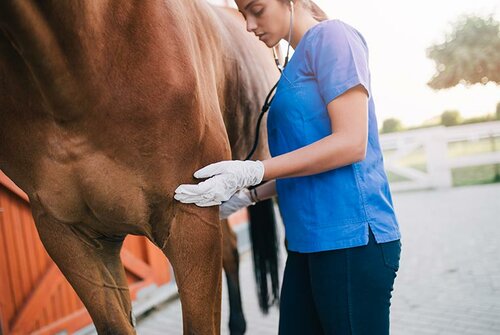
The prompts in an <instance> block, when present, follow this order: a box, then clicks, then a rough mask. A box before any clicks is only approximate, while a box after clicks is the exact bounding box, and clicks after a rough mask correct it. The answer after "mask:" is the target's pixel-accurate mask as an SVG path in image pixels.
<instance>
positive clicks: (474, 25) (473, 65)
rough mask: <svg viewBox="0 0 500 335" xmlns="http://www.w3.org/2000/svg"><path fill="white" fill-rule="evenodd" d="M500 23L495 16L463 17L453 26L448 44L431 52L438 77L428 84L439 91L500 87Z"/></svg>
mask: <svg viewBox="0 0 500 335" xmlns="http://www.w3.org/2000/svg"><path fill="white" fill-rule="evenodd" d="M499 55H500V23H499V22H498V21H496V20H495V19H494V18H493V15H490V16H489V17H486V18H482V17H479V16H474V15H472V16H462V17H461V18H459V19H458V20H457V21H456V22H455V23H454V24H453V30H452V33H451V34H449V35H447V36H446V40H445V42H444V43H441V44H435V45H432V46H431V47H429V48H428V49H427V57H429V58H430V59H432V60H433V61H434V62H435V63H436V74H435V75H434V77H433V78H432V79H431V80H430V81H429V82H428V83H427V85H429V86H430V87H431V88H433V89H436V90H439V89H443V88H449V87H453V86H456V85H457V84H459V83H463V84H466V85H473V84H476V83H481V84H483V85H485V84H486V83H488V82H495V83H497V84H500V57H499Z"/></svg>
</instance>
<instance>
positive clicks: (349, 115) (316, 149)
mask: <svg viewBox="0 0 500 335" xmlns="http://www.w3.org/2000/svg"><path fill="white" fill-rule="evenodd" d="M327 108H328V115H329V116H330V120H331V124H332V134H331V135H328V136H326V137H325V138H322V139H321V140H319V141H316V142H314V143H311V144H310V145H307V146H305V147H303V148H300V149H297V150H294V151H291V152H289V153H286V154H283V155H280V156H276V157H273V158H270V159H266V160H264V161H262V163H263V164H264V171H265V172H264V178H263V180H271V179H276V178H286V177H299V176H308V175H312V174H317V173H321V172H324V171H328V170H331V169H334V168H338V167H342V166H346V165H349V164H352V163H355V162H358V161H361V160H363V159H364V158H365V155H366V145H367V139H368V94H367V92H366V90H365V88H364V87H363V86H362V85H358V86H356V87H353V88H351V89H349V90H347V91H346V92H345V93H344V94H342V95H340V96H339V97H337V98H336V99H334V100H332V101H331V102H330V103H329V104H328V106H327ZM262 186H264V185H262ZM259 198H260V196H259Z"/></svg>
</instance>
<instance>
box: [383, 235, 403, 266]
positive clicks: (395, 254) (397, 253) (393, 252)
mask: <svg viewBox="0 0 500 335" xmlns="http://www.w3.org/2000/svg"><path fill="white" fill-rule="evenodd" d="M379 246H380V250H381V251H382V256H383V257H384V263H385V265H386V266H387V267H389V268H391V269H393V270H394V271H398V270H399V259H400V257H401V241H400V240H396V241H391V242H385V243H380V244H379Z"/></svg>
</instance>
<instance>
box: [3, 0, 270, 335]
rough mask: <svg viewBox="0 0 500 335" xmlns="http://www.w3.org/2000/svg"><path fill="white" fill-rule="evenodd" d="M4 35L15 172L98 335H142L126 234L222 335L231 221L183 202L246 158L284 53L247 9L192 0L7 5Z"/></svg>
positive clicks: (205, 327) (198, 321)
mask: <svg viewBox="0 0 500 335" xmlns="http://www.w3.org/2000/svg"><path fill="white" fill-rule="evenodd" d="M0 28H1V30H2V31H1V33H0V169H2V170H3V171H4V172H5V173H6V174H7V175H8V176H9V177H11V179H13V180H14V182H15V183H16V184H17V185H19V186H20V187H21V188H22V189H23V190H24V191H25V192H26V193H27V194H28V196H29V199H30V202H31V206H32V210H33V216H34V218H35V222H36V226H37V229H38V232H39V234H40V238H41V239H42V242H43V244H44V246H45V248H46V249H47V251H48V252H49V254H50V256H51V257H52V258H53V260H54V261H55V262H56V263H57V265H58V266H59V268H60V269H61V270H62V272H63V274H64V275H65V276H66V278H67V279H68V280H69V281H70V283H71V284H72V286H73V287H74V289H75V290H76V291H77V293H78V294H79V296H80V298H81V299H82V301H83V302H84V304H85V306H86V307H87V309H88V310H89V312H90V314H91V316H92V318H93V321H94V323H95V325H96V327H97V329H98V331H99V333H103V334H104V333H109V334H129V333H133V326H132V324H131V317H130V313H131V307H130V298H129V295H128V291H127V289H126V287H127V283H126V279H125V276H124V271H123V267H122V265H121V262H120V258H119V251H120V248H121V245H122V241H123V239H124V238H125V236H126V235H127V234H135V235H144V236H147V237H148V238H149V239H150V240H151V241H153V242H154V243H155V244H156V245H157V246H158V247H160V248H161V249H162V250H163V251H164V253H165V254H166V255H167V257H168V258H169V260H170V262H171V263H172V266H173V267H174V271H175V276H176V281H177V285H178V287H179V292H180V297H181V301H182V306H183V318H184V331H185V333H190V334H191V333H193V334H212V333H218V331H219V328H220V325H219V322H220V321H219V319H220V284H221V283H220V276H221V265H222V242H221V241H222V239H221V235H222V232H223V231H224V234H225V235H226V237H228V238H226V239H225V240H229V239H230V238H231V236H229V229H228V228H227V222H224V226H223V225H221V223H220V222H219V220H218V207H209V208H199V207H197V206H194V205H186V204H182V203H180V202H176V201H175V200H174V199H173V193H174V190H175V188H176V187H177V186H178V185H179V184H181V183H195V182H199V181H198V180H195V179H194V178H193V176H192V174H193V172H194V171H196V170H197V169H198V168H200V167H203V166H205V165H207V164H209V163H212V162H216V161H220V160H225V159H231V158H234V159H242V158H244V156H245V154H246V152H247V151H248V150H249V149H250V147H251V144H252V141H253V132H254V130H253V127H254V125H255V122H256V119H257V114H258V109H259V106H260V104H261V103H262V101H263V98H264V97H265V94H266V93H267V90H268V89H269V88H270V86H271V83H272V81H273V79H275V78H276V71H275V69H274V66H273V62H272V57H270V55H269V53H268V52H269V50H267V49H266V48H265V46H264V45H263V44H261V43H260V42H258V41H257V40H256V39H255V38H254V37H253V36H250V35H249V34H248V33H247V32H245V31H244V23H243V22H242V19H241V18H240V17H238V14H237V13H236V12H235V11H230V10H227V9H221V8H216V7H212V6H209V5H208V4H206V3H205V2H203V1H193V0H190V1H185V0H162V1H159V0H158V1H143V2H140V1H139V2H136V1H113V0H109V1H97V2H96V1H79V2H76V1H43V2H36V3H34V2H32V1H30V0H26V1H5V2H2V3H1V4H0ZM261 143H265V139H264V138H261ZM266 155H267V151H266V150H265V149H264V148H263V147H262V146H261V147H260V149H259V150H258V152H257V154H256V155H255V157H257V158H259V157H260V158H263V157H264V156H266ZM226 247H227V246H226ZM227 248H229V249H228V250H230V251H231V252H229V254H230V253H233V255H234V244H233V245H232V247H227ZM231 264H233V265H231ZM224 265H225V266H226V265H227V266H228V267H230V266H233V267H234V260H229V259H228V260H227V262H226V259H225V264H224ZM236 267H237V266H236Z"/></svg>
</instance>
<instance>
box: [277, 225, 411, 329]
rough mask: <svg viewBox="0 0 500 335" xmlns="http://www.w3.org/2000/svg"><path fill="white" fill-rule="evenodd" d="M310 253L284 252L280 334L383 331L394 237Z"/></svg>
mask: <svg viewBox="0 0 500 335" xmlns="http://www.w3.org/2000/svg"><path fill="white" fill-rule="evenodd" d="M369 235H370V236H369V242H368V245H365V246H361V247H354V248H347V249H339V250H331V251H322V252H315V253H297V252H293V251H289V252H288V259H287V261H286V267H285V274H284V278H283V286H282V290H281V303H280V321H279V334H280V335H295V334H297V335H305V334H307V335H316V334H318V335H320V334H328V335H386V334H389V307H390V305H391V292H392V289H393V284H394V279H395V278H396V272H397V270H398V268H399V257H400V252H401V243H400V241H399V240H397V241H393V242H387V243H380V244H377V243H376V241H375V238H374V236H373V233H372V232H371V230H370V232H369Z"/></svg>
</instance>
